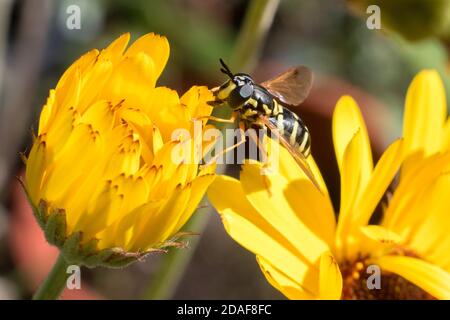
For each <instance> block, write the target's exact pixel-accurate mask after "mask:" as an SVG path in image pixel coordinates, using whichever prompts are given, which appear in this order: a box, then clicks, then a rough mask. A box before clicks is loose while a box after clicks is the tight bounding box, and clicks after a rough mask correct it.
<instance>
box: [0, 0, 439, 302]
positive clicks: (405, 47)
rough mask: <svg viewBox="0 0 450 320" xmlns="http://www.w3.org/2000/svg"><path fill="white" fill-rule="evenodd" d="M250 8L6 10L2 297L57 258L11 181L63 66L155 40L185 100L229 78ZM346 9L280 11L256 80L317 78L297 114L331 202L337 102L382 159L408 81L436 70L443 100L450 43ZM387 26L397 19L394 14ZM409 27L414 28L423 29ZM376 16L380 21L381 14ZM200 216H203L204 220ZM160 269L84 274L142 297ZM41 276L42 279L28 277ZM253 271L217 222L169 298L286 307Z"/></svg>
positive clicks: (0, 135)
mask: <svg viewBox="0 0 450 320" xmlns="http://www.w3.org/2000/svg"><path fill="white" fill-rule="evenodd" d="M249 3H250V2H249V1H244V0H231V1H218V0H201V1H199V0H188V1H181V0H155V1H151V2H149V1H145V0H137V1H125V0H108V1H81V0H69V1H55V0H53V1H52V0H42V1H39V2H38V1H21V0H4V1H1V2H0V6H1V8H0V15H1V17H0V96H1V103H0V114H1V116H0V189H1V192H0V194H1V207H0V287H1V290H0V292H1V294H2V297H6V298H7V297H10V298H11V297H19V298H21V297H29V295H30V292H31V287H34V286H35V285H36V282H38V281H37V280H35V279H37V278H39V277H40V276H39V275H38V273H39V272H40V273H41V274H42V273H45V272H43V271H42V270H44V269H46V268H47V269H48V268H49V265H51V262H50V260H51V259H52V258H53V259H54V257H53V256H52V253H50V251H51V250H52V248H50V247H47V246H46V244H45V243H43V242H42V241H43V238H42V235H41V234H39V232H37V231H36V230H35V229H34V230H35V232H29V233H27V232H24V231H23V230H28V229H25V228H26V227H29V228H30V229H31V228H35V227H36V225H34V221H33V217H32V214H31V211H28V212H26V210H30V209H29V208H28V207H27V206H26V204H24V199H23V196H22V195H21V194H20V193H19V192H14V190H17V182H16V181H15V179H14V176H15V175H21V172H22V169H23V168H22V164H21V161H20V159H19V156H18V154H19V152H27V151H28V150H27V149H26V146H29V145H31V138H30V137H31V135H30V130H29V128H30V127H33V128H35V129H36V128H37V127H38V125H37V115H38V114H39V112H40V111H41V106H43V105H44V104H45V100H46V96H47V94H48V88H52V87H55V85H56V83H57V80H58V78H59V77H60V76H61V74H62V73H63V72H64V70H65V69H66V68H67V66H68V65H69V64H70V63H71V62H72V61H74V60H75V59H76V58H77V57H79V56H80V55H81V54H82V53H84V52H86V51H88V50H89V49H91V48H93V47H99V48H100V47H106V45H107V44H108V43H110V42H111V41H112V40H113V39H115V38H117V37H118V36H119V35H121V34H123V33H124V32H127V31H130V32H131V34H132V35H133V37H134V38H137V37H138V36H139V35H142V34H146V33H148V32H151V31H153V32H157V33H159V34H164V35H166V36H167V37H168V39H169V41H170V44H171V57H170V61H171V63H170V64H169V65H168V66H167V68H166V69H165V71H164V74H163V75H162V77H161V78H160V80H159V84H160V85H166V86H168V87H170V88H173V89H176V90H177V91H178V92H184V91H187V89H188V88H190V87H191V86H192V85H194V84H199V85H208V86H209V87H212V86H215V85H217V84H218V83H220V82H221V80H222V79H223V78H222V75H221V74H220V72H219V71H218V63H217V61H218V58H220V57H222V58H224V59H225V60H228V59H231V53H232V51H233V46H234V43H235V40H236V37H237V35H238V33H239V30H240V29H241V27H242V25H243V21H244V17H245V13H246V11H247V9H248V6H249ZM69 5H78V6H79V7H80V9H81V29H80V30H78V29H73V30H70V29H68V28H67V26H66V22H67V17H68V16H69V14H68V13H67V8H68V6H69ZM351 8H352V9H351V10H350V6H349V3H348V2H347V1H344V0H339V1H336V0H317V1H309V0H304V1H294V0H281V1H280V3H279V6H278V10H277V11H276V14H275V16H274V21H273V24H272V25H271V26H270V28H269V31H268V35H267V38H266V41H265V42H264V45H263V47H262V48H261V49H262V50H261V54H260V59H259V60H258V62H257V64H256V67H255V68H254V72H253V74H254V75H255V78H256V79H257V80H258V81H259V80H266V79H268V78H269V77H271V76H273V75H275V74H277V73H278V72H281V71H283V70H284V69H286V68H287V67H289V66H291V65H294V64H305V65H307V66H308V67H310V68H311V69H312V70H313V71H314V73H315V78H316V80H315V84H314V87H313V89H312V93H311V95H310V97H309V98H308V99H307V101H306V102H305V103H304V104H303V105H302V106H300V107H299V108H298V109H296V110H295V111H296V112H297V113H298V114H299V115H300V116H302V118H303V119H304V120H305V122H306V123H307V124H308V127H309V128H310V131H311V134H312V137H313V145H312V150H313V153H314V155H315V158H316V161H317V163H318V164H319V166H320V168H321V169H322V171H323V172H324V179H325V181H326V183H327V186H328V187H329V189H330V194H332V195H337V194H339V188H340V186H339V174H338V168H337V165H336V160H335V159H334V158H333V157H330V155H331V154H333V146H332V139H331V114H332V111H333V109H334V106H335V104H336V102H337V100H338V99H339V97H340V96H342V95H344V94H350V95H351V96H353V97H354V99H355V100H356V101H357V102H358V104H359V105H360V106H361V108H362V110H361V111H362V114H363V116H364V118H365V119H366V121H367V129H368V133H369V136H370V137H371V142H372V149H373V150H372V151H373V155H374V160H377V159H378V157H379V156H380V154H381V150H383V149H385V148H386V146H387V145H388V143H389V142H390V141H392V140H393V139H394V138H395V137H398V136H399V135H400V134H401V131H402V125H401V124H402V120H401V119H402V110H403V102H404V96H405V92H406V89H407V86H408V84H409V82H410V81H411V79H412V78H413V76H414V75H415V74H416V73H417V72H418V71H419V70H420V69H423V68H434V69H436V70H438V71H439V73H440V74H441V76H442V79H443V81H444V86H445V88H446V89H448V76H447V74H446V66H447V61H448V59H447V52H446V43H445V39H443V37H442V36H441V35H437V34H431V35H427V36H426V37H422V38H421V39H420V41H414V42H409V40H405V38H404V37H403V36H402V35H401V32H399V31H396V30H395V28H393V27H391V26H390V25H388V24H386V25H384V22H382V30H381V31H377V30H369V29H367V27H366V21H365V20H366V18H367V16H368V15H367V14H366V13H365V10H364V8H363V10H362V11H361V10H359V11H355V10H353V9H354V6H352V7H351ZM417 11H419V12H421V10H420V9H419V10H417ZM355 12H357V13H356V14H355ZM386 15H392V16H393V17H398V13H386ZM410 16H411V18H409V19H412V21H423V20H421V19H420V17H416V16H415V15H410ZM381 17H382V19H384V18H383V17H384V15H383V9H382V13H381ZM431 17H433V18H426V21H429V22H433V23H436V24H438V21H437V20H436V21H434V19H438V18H434V17H435V16H434V15H431ZM404 18H406V16H405V17H404ZM430 19H432V20H433V21H430ZM439 19H440V18H439ZM386 23H387V22H386ZM404 23H405V25H407V24H409V23H412V22H404ZM37 26H38V27H37ZM180 26H182V27H180ZM247 71H248V70H247ZM374 97H376V98H374ZM331 200H332V203H333V207H334V208H335V209H336V208H338V207H339V198H336V197H333V198H332V199H331ZM205 213H206V212H205V210H200V211H199V212H198V213H197V214H198V215H204V214H205ZM30 245H33V246H34V247H33V248H35V250H36V252H35V253H36V254H35V255H31V254H30V255H25V254H24V252H26V248H30V247H29V246H30ZM37 252H40V254H38V253H37ZM41 254H42V255H41ZM44 257H45V258H44ZM160 262H161V261H160V259H159V257H150V258H149V259H147V261H146V262H144V263H139V264H135V265H132V266H130V268H128V269H127V270H126V271H118V270H107V269H96V270H86V271H83V277H82V278H83V281H85V282H86V285H87V284H89V285H90V286H91V287H95V288H96V290H97V291H98V294H101V295H102V296H104V297H106V298H129V297H139V296H140V295H141V294H142V292H143V291H145V284H144V283H143V281H142V279H143V278H146V279H150V280H151V279H152V276H153V275H154V274H155V272H156V271H157V270H158V266H159V263H160ZM37 265H39V266H40V268H33V267H32V266H37ZM38 269H39V270H41V271H38ZM257 269H258V266H257V264H256V263H255V261H254V256H253V255H252V254H251V253H249V252H247V251H246V250H244V249H242V248H240V247H239V246H238V245H237V244H235V243H234V241H233V240H231V239H230V238H229V237H228V236H227V234H226V233H225V231H224V229H223V226H222V224H221V223H220V219H219V218H218V216H216V215H213V216H211V218H210V220H209V222H208V224H207V226H206V229H205V231H204V232H203V235H202V237H201V239H200V242H199V246H198V248H197V250H196V251H195V253H194V256H193V259H192V261H191V263H190V264H189V265H188V266H187V269H186V272H185V276H184V277H183V278H182V279H181V282H180V285H179V286H178V289H177V290H176V291H175V292H174V297H176V298H254V299H258V298H281V297H282V295H281V294H279V293H278V292H277V291H276V290H273V288H272V287H271V286H270V285H269V284H267V282H266V280H265V279H264V276H263V275H262V274H261V273H260V272H255V270H257ZM119 272H120V276H119ZM33 279H34V280H33ZM97 296H98V295H97Z"/></svg>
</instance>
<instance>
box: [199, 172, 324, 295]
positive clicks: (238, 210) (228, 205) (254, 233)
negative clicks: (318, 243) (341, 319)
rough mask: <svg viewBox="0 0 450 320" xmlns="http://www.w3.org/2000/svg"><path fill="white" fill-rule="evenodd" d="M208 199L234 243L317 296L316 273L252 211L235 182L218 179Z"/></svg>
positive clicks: (230, 179)
mask: <svg viewBox="0 0 450 320" xmlns="http://www.w3.org/2000/svg"><path fill="white" fill-rule="evenodd" d="M224 190H227V194H228V196H227V197H224V196H223V192H224ZM208 198H209V200H210V202H211V203H212V204H213V205H214V207H215V208H216V210H217V211H218V212H219V213H220V215H221V218H222V222H223V225H224V227H225V230H226V231H227V233H228V234H229V235H230V236H231V237H232V238H233V239H234V240H236V241H237V242H238V243H239V244H240V245H242V246H243V247H245V248H246V249H247V250H250V251H251V252H253V253H255V254H256V255H258V256H260V257H262V258H264V259H265V260H267V261H268V262H270V263H271V264H272V265H274V266H276V267H277V269H279V270H280V271H282V272H283V273H284V274H286V276H288V277H289V278H291V279H293V281H295V282H297V283H301V284H302V286H303V287H304V288H305V289H306V290H308V291H309V292H312V293H314V294H317V289H318V288H317V286H318V281H317V279H318V272H317V269H315V268H314V267H312V266H311V265H310V264H309V263H306V262H305V260H304V259H302V257H301V255H299V252H298V251H297V248H295V247H293V246H292V245H291V244H290V243H289V242H288V241H287V239H286V238H285V236H284V234H283V233H281V232H280V231H281V230H277V229H276V228H274V227H273V226H272V225H270V224H269V223H268V222H267V221H266V220H265V218H266V217H265V216H263V215H262V214H261V213H260V212H258V211H256V210H255V208H253V206H252V205H251V204H250V202H249V201H248V200H247V198H246V196H245V194H244V191H243V190H242V187H241V185H240V183H239V182H238V181H237V180H235V179H233V178H230V177H226V176H219V177H217V178H216V179H215V181H214V182H213V183H212V184H211V186H210V188H209V189H208ZM307 245H309V243H308V244H307Z"/></svg>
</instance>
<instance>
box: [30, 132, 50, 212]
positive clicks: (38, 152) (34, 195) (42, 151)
mask: <svg viewBox="0 0 450 320" xmlns="http://www.w3.org/2000/svg"><path fill="white" fill-rule="evenodd" d="M47 152H48V151H47V150H46V143H45V141H43V140H42V138H41V137H38V139H37V140H36V141H35V142H34V144H33V147H32V148H31V151H30V154H29V156H28V160H27V167H26V172H25V184H26V187H27V193H28V196H29V197H30V199H31V201H32V202H33V204H34V205H35V206H37V205H38V204H39V201H40V197H39V194H40V190H41V184H42V180H43V178H44V173H45V169H46V165H47V161H48V155H47Z"/></svg>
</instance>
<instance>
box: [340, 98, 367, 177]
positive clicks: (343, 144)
mask: <svg viewBox="0 0 450 320" xmlns="http://www.w3.org/2000/svg"><path fill="white" fill-rule="evenodd" d="M332 131H333V143H334V149H335V152H336V158H337V162H338V166H339V169H340V170H342V166H343V163H344V161H345V160H344V153H345V150H346V148H347V146H348V144H349V143H350V141H351V139H353V137H354V135H355V134H356V133H357V132H358V131H359V132H360V134H361V138H360V141H359V142H358V149H359V150H361V151H360V152H361V160H360V161H361V169H360V170H361V185H362V186H364V185H365V184H366V183H367V181H368V180H369V178H370V174H371V173H372V168H373V160H372V151H371V149H370V141H369V135H368V134H367V129H366V125H365V123H364V119H363V117H362V115H361V111H360V110H359V107H358V105H357V104H356V102H355V100H353V98H352V97H350V96H343V97H342V98H340V99H339V101H338V102H337V104H336V108H335V109H334V113H333V123H332Z"/></svg>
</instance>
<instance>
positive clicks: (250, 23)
mask: <svg viewBox="0 0 450 320" xmlns="http://www.w3.org/2000/svg"><path fill="white" fill-rule="evenodd" d="M279 2H280V1H279V0H253V1H252V2H251V3H250V5H249V6H248V9H247V12H246V15H245V18H244V22H243V25H242V28H241V30H240V32H239V34H238V37H237V40H236V44H235V47H234V50H233V52H232V54H231V59H230V62H231V63H230V65H231V67H232V68H233V70H238V71H239V72H243V71H245V72H249V71H251V70H252V69H253V68H254V64H255V63H256V61H257V59H258V55H259V50H260V49H261V47H262V43H263V41H264V39H265V36H266V34H267V31H268V30H269V28H270V25H271V24H272V21H273V17H274V15H275V12H276V10H277V8H278V4H279ZM217 111H218V113H214V114H215V115H216V116H218V117H222V118H226V117H227V113H229V110H226V109H224V108H219V110H217ZM228 117H229V116H228ZM218 127H219V126H218ZM226 128H227V126H226V125H223V126H220V129H222V130H225V129H226ZM224 171H225V168H224V167H223V166H221V167H220V168H218V169H217V171H216V173H217V174H222V173H224ZM213 213H214V209H213V208H212V207H211V208H210V209H208V210H207V212H205V213H201V214H199V213H198V212H196V213H194V214H193V215H192V218H191V219H190V221H189V222H188V223H187V224H186V225H185V227H184V228H183V229H184V230H189V231H191V232H195V233H200V234H201V233H202V231H203V230H204V228H205V227H206V224H207V222H208V218H209V217H210V216H211V215H212V214H213ZM199 240H200V236H199V237H196V239H194V240H193V241H191V242H190V243H189V248H187V249H185V250H170V251H169V253H168V254H167V255H165V256H164V258H163V261H162V263H161V266H160V269H159V271H158V272H157V273H156V274H155V276H154V278H153V281H152V282H151V283H150V286H149V287H148V288H147V289H146V290H145V292H144V295H143V299H170V298H171V297H172V296H173V293H174V292H175V290H176V288H177V286H178V283H179V282H180V280H181V278H182V276H183V274H184V270H185V269H186V267H187V265H188V264H189V262H190V260H191V258H192V255H193V254H194V252H195V248H196V246H197V244H198V242H199Z"/></svg>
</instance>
